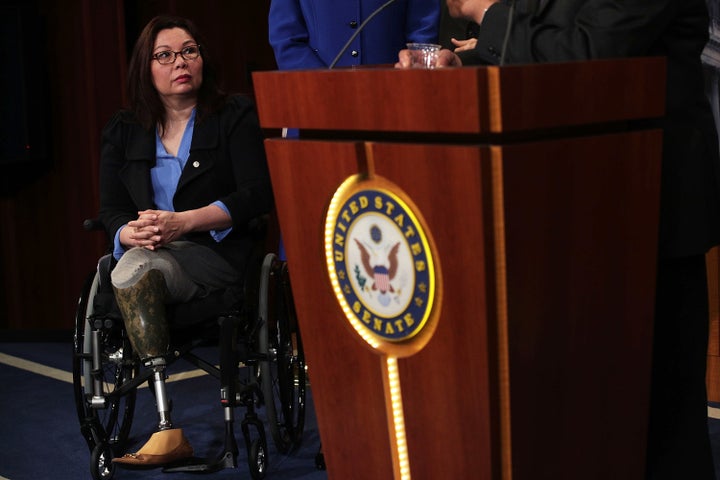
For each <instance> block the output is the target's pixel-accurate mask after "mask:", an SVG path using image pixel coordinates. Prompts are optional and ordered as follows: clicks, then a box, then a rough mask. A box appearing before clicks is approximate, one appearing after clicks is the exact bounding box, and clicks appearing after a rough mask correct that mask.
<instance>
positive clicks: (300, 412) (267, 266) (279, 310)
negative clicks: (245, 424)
mask: <svg viewBox="0 0 720 480" xmlns="http://www.w3.org/2000/svg"><path fill="white" fill-rule="evenodd" d="M262 272H263V273H262V275H261V282H260V299H259V303H258V306H259V316H260V320H261V328H260V334H259V338H258V340H259V342H258V343H259V353H260V354H261V356H262V357H264V359H263V360H261V361H260V362H259V367H260V383H261V389H262V393H263V400H264V403H265V410H266V415H267V423H268V426H269V428H270V434H271V436H272V438H273V442H274V443H275V447H276V448H277V450H278V451H279V452H281V453H287V452H290V451H292V450H294V449H295V448H297V447H298V446H299V445H300V442H301V441H302V435H303V430H304V428H305V393H306V392H305V385H306V372H305V353H304V351H303V347H302V339H301V337H300V331H299V329H298V324H297V317H296V315H295V308H294V303H293V299H292V291H291V289H290V279H289V276H288V271H287V264H286V263H285V262H282V261H279V260H278V259H277V257H276V256H275V255H274V254H268V255H267V256H266V257H265V261H264V262H263V268H262ZM270 309H272V311H271V310H270Z"/></svg>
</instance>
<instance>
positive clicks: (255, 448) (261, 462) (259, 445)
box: [248, 438, 267, 480]
mask: <svg viewBox="0 0 720 480" xmlns="http://www.w3.org/2000/svg"><path fill="white" fill-rule="evenodd" d="M248 468H249V470H250V476H251V477H252V478H253V480H262V479H263V478H265V472H267V444H266V443H265V442H264V441H263V440H262V439H260V438H256V439H255V440H253V442H252V443H251V444H250V451H249V452H248Z"/></svg>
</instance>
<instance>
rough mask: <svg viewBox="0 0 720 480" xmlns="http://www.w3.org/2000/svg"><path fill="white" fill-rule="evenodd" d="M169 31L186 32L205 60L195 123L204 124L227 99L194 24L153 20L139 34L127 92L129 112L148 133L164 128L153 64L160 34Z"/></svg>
mask: <svg viewBox="0 0 720 480" xmlns="http://www.w3.org/2000/svg"><path fill="white" fill-rule="evenodd" d="M169 28H181V29H183V30H185V31H186V32H187V33H188V34H190V36H192V37H193V38H194V39H195V41H196V42H197V43H198V45H200V54H201V55H202V58H203V81H202V84H201V85H200V89H199V91H198V99H197V102H198V103H197V112H196V121H197V122H201V121H202V119H203V118H204V117H205V116H206V115H207V114H208V113H211V112H213V111H215V110H216V109H217V108H219V107H220V106H221V105H222V103H223V101H224V100H225V97H226V94H225V92H223V91H222V89H221V88H220V85H219V79H218V74H217V69H216V68H215V63H214V61H213V58H212V56H211V55H210V53H209V52H208V49H207V43H206V42H205V40H204V38H203V37H202V34H201V33H200V31H199V30H198V29H197V27H196V26H195V24H194V23H193V22H191V21H190V20H187V19H185V18H181V17H175V16H170V15H159V16H157V17H155V18H153V19H152V20H150V21H149V22H148V24H147V25H145V28H144V29H143V31H142V32H141V33H140V36H139V37H138V39H137V42H135V48H133V53H132V56H131V57H130V65H129V67H128V85H127V88H128V101H129V102H130V105H129V106H130V110H132V111H133V113H134V114H135V116H136V117H137V120H138V121H139V122H140V124H141V125H142V126H143V127H144V128H145V129H147V130H153V129H154V128H155V126H156V125H159V126H160V128H161V129H163V128H164V126H165V120H166V118H165V107H164V105H163V103H162V101H161V100H160V95H159V94H158V92H157V89H156V88H155V86H154V85H153V80H152V73H151V70H150V62H151V61H152V59H153V57H152V55H153V49H154V47H155V40H156V39H157V36H158V33H159V32H160V31H161V30H165V29H169Z"/></svg>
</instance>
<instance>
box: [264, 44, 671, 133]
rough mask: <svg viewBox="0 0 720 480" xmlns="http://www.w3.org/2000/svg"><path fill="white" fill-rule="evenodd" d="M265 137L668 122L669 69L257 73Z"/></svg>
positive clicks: (567, 66) (630, 64)
mask: <svg viewBox="0 0 720 480" xmlns="http://www.w3.org/2000/svg"><path fill="white" fill-rule="evenodd" d="M253 84H254V88H255V96H256V100H257V104H258V111H259V116H260V124H261V125H262V127H263V128H283V127H291V128H301V129H308V130H327V131H348V130H358V131H375V132H416V133H425V132H427V133H443V134H444V133H447V134H450V133H455V134H496V133H512V132H526V131H531V130H538V129H552V128H562V127H570V126H582V125H593V124H603V123H612V122H620V121H626V120H635V119H647V118H657V117H661V116H662V115H663V114H664V111H665V60H664V59H663V58H661V57H643V58H632V59H618V60H592V61H584V62H567V63H544V64H531V65H510V66H503V67H498V66H484V67H462V68H440V69H434V70H423V69H394V68H391V67H389V66H386V67H379V68H367V67H366V68H358V69H349V68H348V69H338V70H294V71H267V72H254V73H253Z"/></svg>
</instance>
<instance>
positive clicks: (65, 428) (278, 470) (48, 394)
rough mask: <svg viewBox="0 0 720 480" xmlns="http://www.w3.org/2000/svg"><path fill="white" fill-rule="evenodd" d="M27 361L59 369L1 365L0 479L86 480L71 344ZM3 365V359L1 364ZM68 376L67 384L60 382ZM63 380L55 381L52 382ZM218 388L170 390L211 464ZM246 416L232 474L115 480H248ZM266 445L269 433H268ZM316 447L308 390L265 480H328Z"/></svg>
mask: <svg viewBox="0 0 720 480" xmlns="http://www.w3.org/2000/svg"><path fill="white" fill-rule="evenodd" d="M2 355H9V356H12V357H14V358H19V359H23V360H28V361H31V362H35V363H38V364H42V365H44V366H47V367H52V368H55V369H58V370H59V371H58V372H55V373H56V375H55V378H53V377H48V376H46V375H43V374H37V373H33V372H30V371H27V370H25V369H22V368H17V367H13V366H8V365H7V364H5V363H4V362H3V361H0V385H2V387H0V479H3V478H5V479H9V480H46V479H48V480H49V479H52V480H82V479H90V478H91V475H90V466H89V463H90V453H89V451H88V448H87V444H86V443H85V441H84V440H83V438H82V436H81V434H80V429H79V425H78V420H77V415H76V413H75V400H74V398H73V391H72V384H71V383H69V382H70V381H71V369H72V367H71V359H72V345H71V344H70V343H58V342H50V343H0V356H2ZM0 360H2V358H0ZM192 368H194V367H192V366H189V365H188V364H186V363H185V362H178V363H176V364H174V365H172V366H171V369H170V372H169V373H170V379H171V380H172V375H173V373H176V372H177V371H179V370H189V369H192ZM63 375H65V378H63ZM57 377H60V378H57ZM217 390H218V382H217V381H216V380H215V379H214V378H211V377H208V376H202V377H197V378H193V379H187V380H181V381H178V382H172V381H171V382H169V383H168V392H169V395H170V397H171V398H172V399H173V402H174V411H173V420H174V422H175V424H176V425H177V426H179V427H182V428H183V430H184V431H185V434H186V436H187V437H188V438H189V440H190V442H191V444H192V445H193V447H194V449H195V454H196V455H197V456H201V457H202V456H208V457H211V456H214V455H216V454H218V453H220V452H221V450H222V444H223V437H222V435H223V418H222V409H221V408H220V407H219V399H218V391H217ZM137 402H138V403H137V405H136V408H135V417H134V421H133V429H132V434H131V439H130V441H131V443H132V445H131V446H130V450H133V449H137V448H138V447H139V446H140V445H142V444H143V443H144V442H145V441H146V440H147V439H148V438H149V436H150V435H151V434H152V432H153V431H154V425H155V423H156V421H157V419H156V418H157V417H156V413H155V407H154V404H153V401H152V395H151V393H150V391H149V390H148V389H147V388H142V389H140V390H139V392H138V400H137ZM710 407H712V411H713V413H712V416H713V417H720V404H714V403H713V404H710ZM243 413H244V410H243V409H240V408H238V409H236V428H235V434H236V438H237V440H238V442H239V445H240V450H241V452H240V455H239V457H238V468H237V469H226V470H222V471H220V472H217V473H213V474H207V475H198V474H186V473H172V474H171V473H163V472H162V471H161V470H160V469H155V470H142V471H135V470H120V469H118V470H117V471H116V474H115V478H116V479H118V480H133V479H138V480H140V479H142V480H159V479H163V480H173V479H178V480H185V479H198V478H207V479H208V480H211V479H216V478H217V479H223V478H234V479H249V478H250V474H249V471H248V467H247V463H246V462H247V457H246V455H245V451H244V442H243V437H242V433H241V431H240V421H241V419H242V415H243ZM709 425H710V436H711V440H712V444H713V451H714V452H715V459H716V460H715V464H716V470H717V477H718V479H720V419H716V418H710V419H709ZM266 430H267V429H266ZM266 433H267V435H268V437H269V432H266ZM319 445H320V439H319V434H318V430H317V423H316V420H315V414H314V410H313V404H312V390H311V389H308V398H307V416H306V426H305V435H304V440H303V444H302V445H301V447H300V448H299V449H298V450H297V451H296V452H293V453H292V454H288V455H283V454H280V453H278V452H277V451H276V450H275V449H274V445H273V443H272V440H271V439H270V438H268V448H269V450H270V451H269V455H270V459H269V468H268V472H267V479H268V480H287V479H297V480H326V479H327V474H326V472H324V471H319V470H317V469H316V468H315V454H316V453H317V451H318V448H319Z"/></svg>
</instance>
